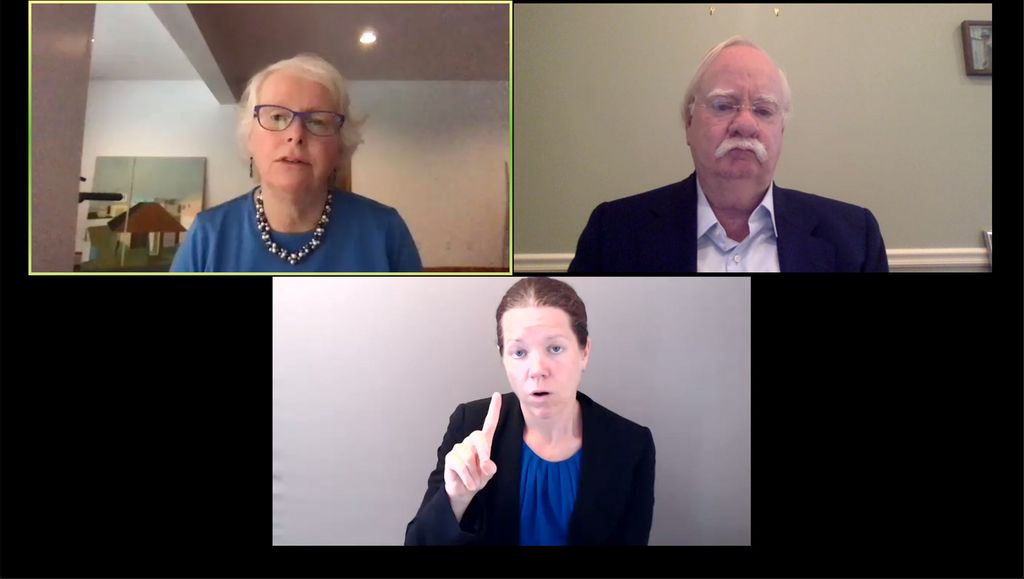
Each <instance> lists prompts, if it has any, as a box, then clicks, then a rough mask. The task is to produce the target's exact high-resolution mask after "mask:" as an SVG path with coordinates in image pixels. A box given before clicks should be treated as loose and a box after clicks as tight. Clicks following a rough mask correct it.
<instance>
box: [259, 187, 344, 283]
mask: <svg viewBox="0 0 1024 579" xmlns="http://www.w3.org/2000/svg"><path fill="white" fill-rule="evenodd" d="M330 212H331V192H330V191H328V192H327V203H325V204H324V212H323V213H321V214H320V220H319V221H318V222H317V224H316V229H314V230H313V239H310V240H309V241H308V242H306V244H305V245H303V246H302V247H301V248H300V249H299V250H298V251H294V252H292V253H288V250H287V249H285V248H283V247H281V246H279V245H277V243H275V242H274V240H273V239H271V237H270V224H269V223H267V214H266V213H265V212H264V211H263V188H262V187H260V188H259V189H257V191H256V229H257V230H258V231H259V233H260V237H262V238H263V243H264V244H265V245H266V246H267V251H269V252H270V253H273V254H274V255H276V256H278V257H280V258H281V259H283V260H284V261H287V262H288V263H290V264H291V265H295V264H297V263H299V262H300V261H302V259H303V258H304V257H306V256H307V255H309V254H310V253H313V250H314V249H316V248H318V247H320V243H321V241H320V240H321V239H323V237H324V226H325V225H327V221H328V219H327V215H328V214H329V213H330Z"/></svg>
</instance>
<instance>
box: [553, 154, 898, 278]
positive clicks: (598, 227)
mask: <svg viewBox="0 0 1024 579" xmlns="http://www.w3.org/2000/svg"><path fill="white" fill-rule="evenodd" d="M696 175H697V174H696V173H691V174H690V176H689V177H687V178H686V179H684V180H682V181H680V182H678V183H673V184H672V185H667V186H665V187H661V188H659V189H654V190H652V191H648V192H646V193H641V194H639V195H633V196H632V197H626V198H624V199H616V200H614V201H606V202H604V203H601V204H600V205H598V206H597V208H596V209H594V211H593V213H591V215H590V220H589V221H588V222H587V226H586V227H585V228H584V229H583V233H582V234H581V235H580V239H579V243H578V244H577V246H576V256H575V257H574V258H573V260H572V263H570V264H569V272H570V273H591V272H593V273H672V272H695V271H697V176H696ZM772 199H773V204H774V206H775V227H776V230H777V233H778V242H777V248H778V252H779V269H780V270H781V271H784V272H787V271H889V261H888V260H887V258H886V256H885V244H884V243H883V242H882V233H881V231H880V230H879V228H878V221H877V220H875V216H874V215H872V214H871V212H870V211H868V210H867V209H864V208H863V207H857V206H856V205H851V204H849V203H843V202H842V201H835V200H833V199H826V198H824V197H819V196H817V195H811V194H810V193H804V192H802V191H796V190H794V189H783V188H782V187H779V186H778V185H776V186H775V189H774V190H773V194H772Z"/></svg>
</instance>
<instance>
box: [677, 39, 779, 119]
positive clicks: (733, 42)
mask: <svg viewBox="0 0 1024 579" xmlns="http://www.w3.org/2000/svg"><path fill="white" fill-rule="evenodd" d="M730 46H749V47H751V48H754V49H756V50H758V51H760V52H761V53H762V54H764V55H765V56H767V57H768V59H769V60H771V61H772V63H774V62H775V59H773V58H772V57H771V55H770V54H768V53H767V52H765V51H764V49H762V48H761V47H760V46H758V45H756V44H754V43H753V41H751V40H748V39H746V38H745V37H743V36H733V37H732V38H729V39H728V40H726V41H724V42H722V43H720V44H718V45H717V46H715V47H714V48H712V49H711V50H709V51H708V53H707V54H705V55H704V60H702V61H701V63H700V66H698V67H697V72H695V73H694V74H693V79H692V80H691V81H690V86H688V87H687V88H686V95H685V96H683V120H684V121H685V123H686V125H689V124H690V119H692V118H693V106H694V104H696V102H697V94H696V93H697V87H698V86H699V85H700V82H701V80H703V78H704V73H705V72H707V69H708V67H709V66H711V62H712V61H714V60H715V58H717V57H718V55H719V54H720V53H721V52H722V51H723V50H725V49H726V48H729V47H730ZM775 68H776V70H778V71H779V77H780V78H781V79H782V120H783V123H785V121H787V120H789V117H790V115H791V114H792V109H793V96H792V94H791V93H790V91H789V81H788V80H786V73H784V72H782V69H781V68H779V66H778V65H777V64H776V65H775Z"/></svg>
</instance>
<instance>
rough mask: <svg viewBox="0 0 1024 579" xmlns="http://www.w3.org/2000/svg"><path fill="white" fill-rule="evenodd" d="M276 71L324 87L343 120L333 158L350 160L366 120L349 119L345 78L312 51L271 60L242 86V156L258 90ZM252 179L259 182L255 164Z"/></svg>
mask: <svg viewBox="0 0 1024 579" xmlns="http://www.w3.org/2000/svg"><path fill="white" fill-rule="evenodd" d="M280 71H285V72H288V73H290V74H294V75H296V76H299V77H302V78H305V79H307V80H311V81H313V82H316V83H319V84H321V85H323V86H324V88H326V89H327V91H328V92H329V93H330V95H331V100H332V101H333V107H334V108H333V110H334V112H336V113H341V114H343V115H345V122H344V124H342V126H341V147H340V152H339V156H338V159H337V160H338V161H339V162H343V161H346V160H349V159H351V158H352V155H353V154H354V153H355V152H356V149H357V148H358V147H359V145H360V144H361V143H362V142H363V136H362V130H361V129H362V126H363V123H364V122H366V118H365V117H363V118H360V119H353V118H352V115H351V111H350V106H349V105H350V103H349V96H348V83H347V82H346V81H345V78H344V77H342V76H341V73H340V72H338V69H337V68H335V67H334V66H333V65H331V63H329V62H327V61H326V60H324V59H323V58H321V57H319V56H317V55H315V54H312V53H303V54H299V55H297V56H293V57H292V58H287V59H285V60H280V61H278V62H275V63H274V64H271V65H270V66H268V67H266V68H264V69H263V70H261V71H259V72H257V73H256V74H254V75H253V77H252V78H250V79H249V82H248V83H247V84H246V85H245V91H243V92H242V98H240V99H239V100H238V139H239V142H240V143H241V145H242V150H243V151H245V156H247V157H248V156H249V153H248V140H249V133H250V131H252V129H253V123H254V122H255V120H256V119H255V118H254V117H253V109H255V108H256V105H257V104H259V103H258V97H259V92H260V89H261V88H262V87H263V83H264V82H265V81H266V80H267V78H268V77H269V76H270V75H271V74H273V73H275V72H280ZM268 104H276V103H268ZM253 179H255V180H256V181H257V182H258V181H259V174H258V172H257V170H256V168H255V167H253Z"/></svg>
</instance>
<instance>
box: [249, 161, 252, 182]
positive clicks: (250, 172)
mask: <svg viewBox="0 0 1024 579" xmlns="http://www.w3.org/2000/svg"><path fill="white" fill-rule="evenodd" d="M249 178H250V179H252V157H249Z"/></svg>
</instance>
